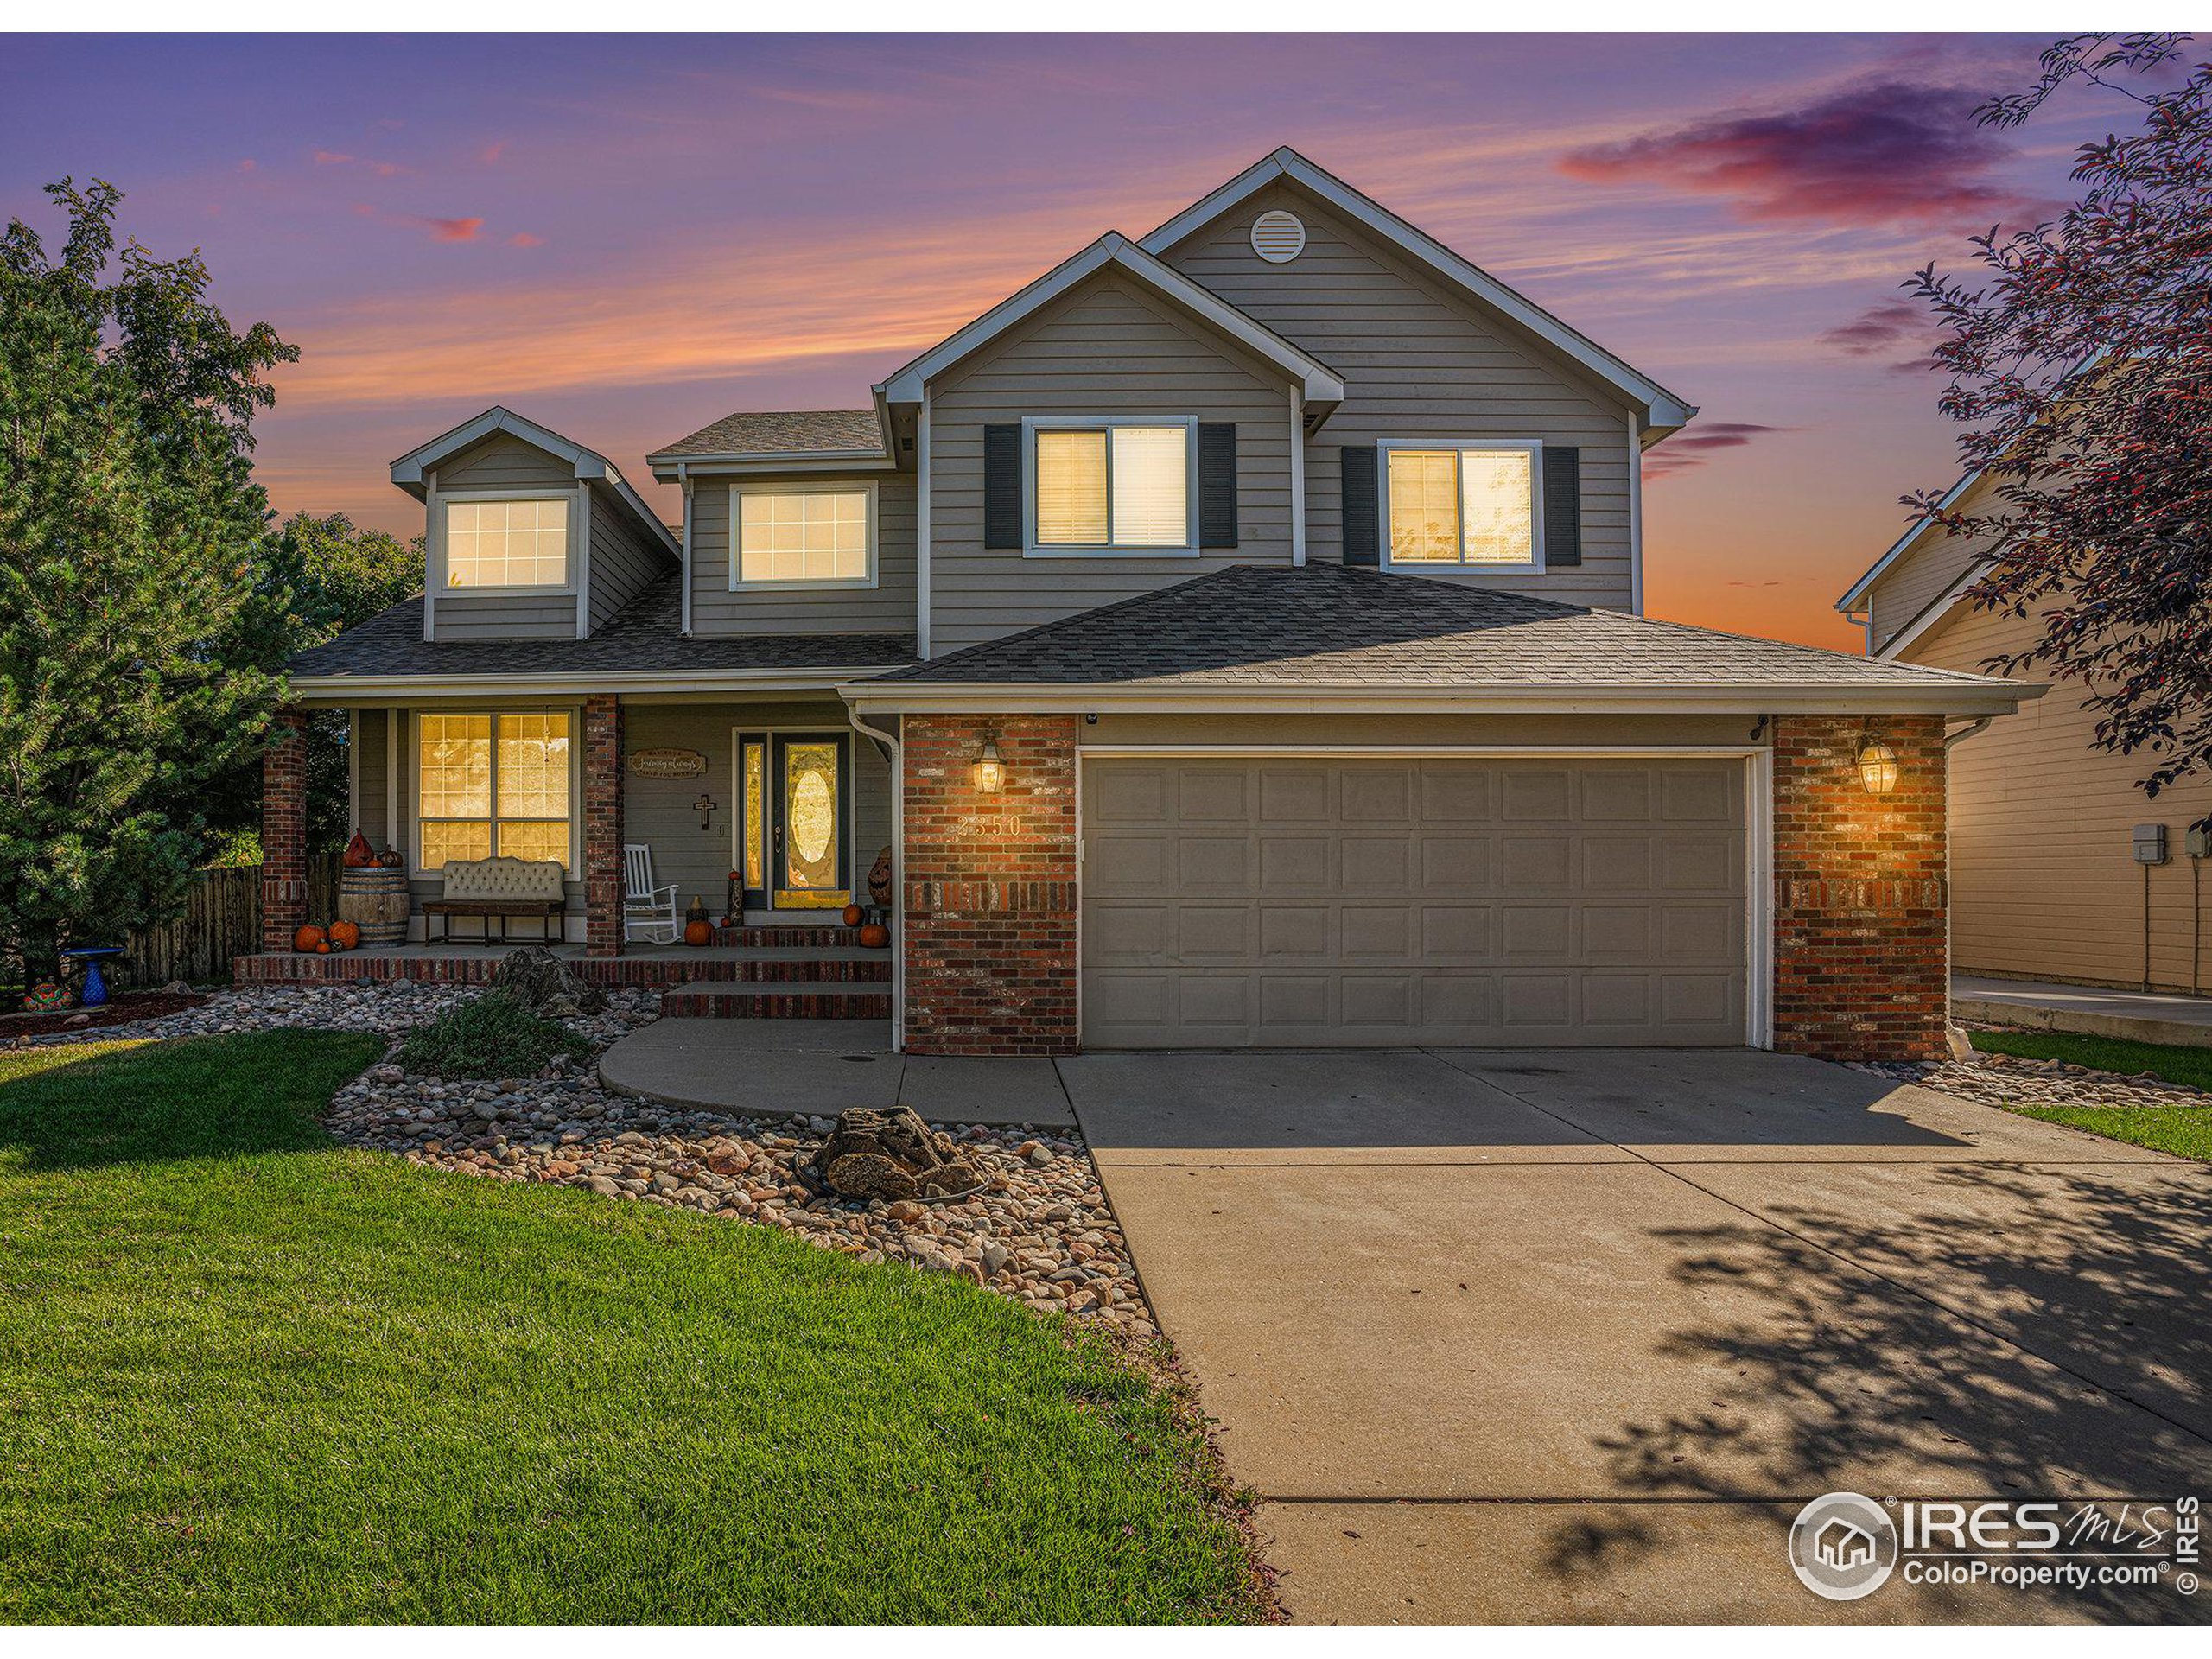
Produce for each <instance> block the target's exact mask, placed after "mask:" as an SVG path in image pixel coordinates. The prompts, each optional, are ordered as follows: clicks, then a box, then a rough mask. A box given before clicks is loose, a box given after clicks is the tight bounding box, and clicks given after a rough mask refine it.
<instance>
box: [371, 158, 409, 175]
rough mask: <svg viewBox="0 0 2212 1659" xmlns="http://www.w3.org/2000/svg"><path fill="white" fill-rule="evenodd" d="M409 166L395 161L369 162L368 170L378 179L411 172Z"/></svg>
mask: <svg viewBox="0 0 2212 1659" xmlns="http://www.w3.org/2000/svg"><path fill="white" fill-rule="evenodd" d="M414 170H415V169H414V168H411V167H402V166H401V165H400V164H399V163H398V162H370V163H369V171H370V172H372V173H373V174H375V175H377V177H378V178H380V179H396V178H397V177H398V176H399V175H401V174H403V173H412V172H413V171H414Z"/></svg>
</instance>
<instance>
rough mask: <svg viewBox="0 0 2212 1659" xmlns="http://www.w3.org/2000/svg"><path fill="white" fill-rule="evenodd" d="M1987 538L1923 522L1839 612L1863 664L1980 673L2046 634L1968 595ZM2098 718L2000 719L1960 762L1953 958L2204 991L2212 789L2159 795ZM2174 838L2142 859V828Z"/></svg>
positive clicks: (2060, 686)
mask: <svg viewBox="0 0 2212 1659" xmlns="http://www.w3.org/2000/svg"><path fill="white" fill-rule="evenodd" d="M1993 488H1994V485H1993V481H1992V480H1990V479H1988V478H1987V477H1986V476H1984V475H1982V474H1968V475H1967V477H1965V478H1962V479H1961V480H1959V481H1958V482H1957V483H1956V484H1955V485H1953V486H1951V488H1950V490H1949V492H1948V493H1947V495H1946V497H1945V505H1949V506H1955V507H1957V508H1958V509H1959V510H1960V511H1961V512H1966V513H1970V514H1971V513H1974V512H1980V511H1983V510H1985V509H1986V507H1987V506H1988V505H1990V504H1991V494H1992V492H1993ZM1990 552H1991V549H1990V545H1989V543H1988V542H1987V540H1986V538H1981V537H1959V536H1955V535H1953V534H1952V533H1950V532H1949V531H1946V530H1944V529H1943V528H1942V526H1941V525H1940V524H1936V522H1935V521H1934V520H1933V519H1931V518H1921V519H1919V520H1917V521H1916V523H1915V524H1913V525H1912V527H1911V528H1910V529H1909V530H1908V531H1906V532H1905V533H1904V536H1902V537H1899V538H1898V540H1897V543H1896V545H1894V546H1893V547H1891V549H1890V550H1889V551H1888V552H1886V553H1885V554H1884V555H1883V556H1881V557H1880V558H1879V559H1878V560H1877V561H1875V563H1874V564H1873V566H1872V568H1871V569H1868V570H1867V572H1866V575H1862V576H1861V577H1859V580H1858V581H1857V582H1853V584H1852V585H1851V588H1850V590H1849V591H1848V592H1847V593H1846V594H1844V595H1843V597H1842V598H1841V599H1840V600H1838V601H1836V608H1837V609H1838V610H1840V611H1842V612H1843V613H1845V614H1846V615H1847V616H1851V617H1853V619H1855V620H1861V621H1863V623H1864V624H1865V626H1866V654H1867V655H1868V657H1870V658H1874V659H1876V660H1878V661H1882V662H1894V663H1911V664H1921V665H1923V666H1926V667H1930V668H1943V669H1953V670H1957V671H1964V672H1968V673H1980V672H1987V671H1988V669H1987V668H1986V664H1989V663H1991V662H1992V661H1993V660H1994V659H1996V658H1999V657H2003V656H2007V655H2010V654H2012V653H2014V652H2019V651H2022V650H2024V649H2026V648H2027V647H2028V646H2029V645H2032V644H2033V643H2034V642H2035V641H2036V640H2037V639H2038V638H2040V637H2041V633H2042V629H2043V623H2042V620H2041V619H2040V617H2038V616H2024V617H2014V616H2011V615H2008V614H2005V613H2003V612H2001V611H1993V610H1984V609H1978V608H1977V607H1975V606H1974V603H1973V601H1971V600H1970V599H1969V598H1968V597H1967V590H1968V589H1969V588H1972V587H1973V586H1974V583H1975V582H1976V580H1977V579H1978V578H1979V577H1980V575H1982V573H1983V571H1984V569H1986V566H1987V563H1988V561H1989V556H1990ZM2096 725H2097V715H2096V714H2095V712H2094V710H2093V709H2089V708H2088V706H2087V698H2086V694H2085V693H2084V691H2083V690H2082V687H2081V685H2080V683H2078V682H2060V683H2056V684H2054V685H2052V686H2051V687H2050V692H2049V695H2048V696H2043V697H2040V698H2037V699H2036V700H2035V701H2033V702H2028V703H2026V704H2024V706H2022V707H2021V708H2020V709H2018V711H2017V712H2015V713H2012V714H2009V715H1999V716H1998V717H1997V718H1996V719H1995V720H1993V721H1992V722H1991V724H1990V725H1989V727H1988V728H1987V729H1986V730H1985V731H1980V732H1977V733H1975V734H1974V735H1973V736H1972V737H1970V738H1968V739H1966V740H1964V741H1961V742H1960V743H1958V744H1957V745H1956V746H1955V747H1954V748H1953V749H1952V751H1951V791H1950V832H1951V891H1952V904H1951V957H1952V963H1953V965H1954V967H1955V969H1957V970H1958V971H1959V972H1961V973H1967V974H1987V975H1994V976H2001V977H2006V978H2018V979H2044V980H2063V981H2069V982H2075V983H2079V984H2084V985H2111V986H2121V987H2126V988H2131V989H2140V988H2145V987H2148V988H2153V989H2158V990H2181V991H2201V990H2202V989H2203V988H2204V985H2205V971H2206V964H2205V960H2204V944H2203V918H2202V902H2203V901H2202V899H2201V895H2200V892H2199V888H2200V882H2199V868H2198V866H2199V862H2200V861H2197V860H2195V859H2192V858H2190V856H2189V855H2188V852H2187V847H2188V842H2187V839H2186V836H2187V830H2188V828H2189V826H2190V824H2192V823H2197V822H2199V821H2201V820H2202V819H2203V818H2204V817H2206V816H2207V815H2208V814H2212V784H2208V783H2207V782H2205V781H2204V780H2203V779H2191V780H2190V781H2188V782H2186V783H2183V784H2181V785H2177V786H2176V787H2174V788H2171V789H2168V790H2164V791H2161V792H2160V793H2159V795H2158V798H2156V799H2155V800H2153V799H2152V798H2149V797H2147V796H2145V794H2144V793H2143V791H2141V790H2140V789H2139V788H2137V787H2136V781H2137V779H2139V778H2141V777H2142V776H2143V774H2144V772H2145V771H2146V770H2148V766H2147V764H2146V762H2145V760H2144V759H2143V757H2141V756H2139V755H2137V756H2129V755H2124V754H2117V753H2111V752H2108V751H2107V750H2103V749H2099V748H2096V747H2094V737H2095V733H2096ZM2149 824H2157V825H2160V826H2163V828H2164V850H2165V855H2166V858H2165V861H2164V862H2163V863H2156V864H2152V863H2141V862H2138V861H2137V860H2136V857H2135V845H2136V836H2135V831H2136V829H2137V828H2138V826H2141V825H2149Z"/></svg>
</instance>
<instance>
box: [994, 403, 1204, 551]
mask: <svg viewBox="0 0 2212 1659" xmlns="http://www.w3.org/2000/svg"><path fill="white" fill-rule="evenodd" d="M1024 424H1025V425H1026V427H1027V438H1028V453H1027V455H1025V456H1024V461H1026V463H1027V465H1026V467H1025V471H1026V473H1027V481H1028V490H1027V495H1028V525H1029V541H1028V549H1027V550H1028V551H1029V552H1031V553H1032V554H1035V555H1039V556H1047V555H1056V554H1057V555H1069V554H1083V555H1088V554H1098V553H1129V554H1161V553H1188V552H1192V551H1195V550H1196V549H1197V546H1198V490H1197V486H1196V480H1197V477H1198V422H1197V421H1196V420H1195V419H1192V418H1190V417H1187V416H1179V417H1175V418H1172V419H1159V420H1105V419H1098V420H1079V419H1063V418H1059V417H1052V418H1039V417H1033V418H1031V419H1030V420H1028V421H1027V422H1026V423H1024Z"/></svg>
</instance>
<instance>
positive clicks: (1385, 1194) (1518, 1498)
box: [1059, 1050, 2212, 1623]
mask: <svg viewBox="0 0 2212 1659" xmlns="http://www.w3.org/2000/svg"><path fill="white" fill-rule="evenodd" d="M1059 1070H1060V1073H1061V1077H1062V1079H1063V1081H1064V1082H1065V1084H1066V1086H1067V1090H1068V1093H1069V1096H1070V1098H1071V1100H1072V1102H1073V1103H1074V1106H1075V1109H1076V1112H1077V1116H1078V1118H1079V1119H1080V1121H1081V1122H1082V1125H1083V1128H1084V1134H1085V1135H1086V1136H1087V1137H1088V1138H1089V1140H1090V1145H1091V1147H1092V1150H1093V1153H1094V1154H1095V1155H1096V1158H1097V1160H1098V1162H1099V1165H1100V1166H1101V1168H1102V1170H1103V1173H1104V1178H1105V1183H1106V1188H1107V1192H1108V1194H1109V1197H1110V1198H1111V1199H1112V1201H1113V1204H1114V1206H1115V1209H1116V1211H1117V1212H1118V1213H1119V1215H1120V1217H1121V1220H1122V1226H1123V1227H1124V1228H1125V1230H1127V1233H1128V1238H1129V1242H1130V1244H1131V1247H1132V1249H1133V1250H1134V1252H1135V1258H1136V1263H1137V1267H1138V1269H1139V1271H1140V1272H1141V1274H1142V1275H1143V1279H1144V1283H1145V1287H1146V1289H1147V1293H1148V1294H1149V1295H1150V1297H1151V1300H1152V1302H1153V1306H1154V1309H1155V1310H1156V1311H1157V1313H1159V1315H1160V1319H1161V1321H1162V1323H1163V1325H1165V1327H1166V1331H1167V1332H1168V1334H1169V1335H1171V1336H1172V1337H1173V1338H1175V1340H1176V1342H1177V1343H1178V1344H1179V1346H1180V1348H1181V1350H1182V1351H1183V1353H1184V1354H1185V1356H1186V1357H1187V1358H1188V1359H1189V1360H1190V1362H1191V1363H1192V1366H1193V1368H1194V1370H1196V1373H1197V1376H1198V1381H1199V1384H1200V1388H1201V1390H1202V1395H1203V1398H1204V1400H1205V1404H1206V1406H1207V1408H1208V1409H1209V1410H1210V1411H1211V1412H1212V1413H1213V1414H1214V1415H1215V1416H1217V1418H1219V1419H1220V1421H1221V1423H1222V1426H1223V1431H1224V1433H1223V1444H1224V1447H1225V1449H1226V1452H1227V1455H1228V1458H1229V1461H1230V1467H1231V1470H1232V1471H1233V1472H1234V1474H1235V1475H1236V1477H1237V1478H1239V1479H1240V1480H1242V1481H1243V1482H1244V1483H1246V1484H1249V1485H1250V1486H1252V1487H1253V1488H1255V1490H1256V1491H1259V1492H1260V1493H1261V1494H1262V1497H1264V1498H1265V1499H1266V1500H1267V1502H1266V1503H1265V1505H1264V1509H1263V1512H1262V1513H1263V1530H1264V1531H1265V1532H1266V1533H1267V1534H1268V1535H1269V1537H1270V1539H1271V1542H1270V1543H1269V1546H1268V1556H1269V1559H1270V1560H1272V1561H1274V1564H1275V1565H1276V1566H1277V1567H1279V1568H1281V1569H1282V1570H1283V1571H1284V1573H1285V1575H1286V1576H1285V1578H1284V1580H1283V1594H1284V1599H1285V1601H1286V1602H1287V1605H1289V1607H1290V1609H1291V1611H1293V1613H1294V1615H1295V1616H1297V1617H1299V1618H1303V1619H1309V1620H1341V1621H1346V1622H1423V1623H1427V1622H1462V1621H1465V1622H1474V1621H1484V1622H1503V1621H1550V1620H1592V1619H1595V1620H1619V1621H1628V1622H1663V1621H1695V1622H1709V1621H1739V1620H1748V1621H1781V1622H1800V1621H1806V1620H1814V1619H1823V1620H1825V1619H1847V1620H1857V1621H1872V1622H1889V1621H1897V1622H1902V1621H1918V1620H1926V1619H1969V1618H1988V1619H1996V1620H2004V1621H2019V1620H2030V1621H2034V1620H2047V1619H2064V1618H2107V1619H2109V1618H2161V1619H2174V1618H2196V1617H2202V1616H2204V1615H2206V1614H2208V1613H2212V1606H2207V1605H2205V1604H2206V1603H2207V1602H2208V1601H2212V1594H2200V1595H2199V1597H2198V1598H2197V1599H2196V1600H2194V1601H2192V1600H2190V1599H2187V1598H2184V1597H2183V1596H2181V1595H2180V1594H2178V1593H2177V1592H2176V1591H2174V1590H2173V1589H2172V1588H2171V1587H2163V1588H2159V1589H2157V1590H2150V1591H2146V1590H2133V1589H2132V1590H2127V1591H2099V1590H2091V1591H2088V1592H2077V1591H2063V1592H2061V1591H2044V1592H2035V1591H2025V1590H2020V1589H2015V1588H2007V1587H1996V1586H1983V1587H1979V1588H1973V1589H1967V1590H1942V1589H1936V1588H1931V1587H1927V1586H1909V1585H1907V1584H1906V1583H1905V1582H1904V1580H1903V1578H1902V1577H1901V1576H1900V1577H1897V1578H1893V1579H1892V1580H1891V1581H1890V1582H1889V1583H1888V1584H1886V1585H1885V1586H1883V1587H1882V1588H1881V1589H1880V1590H1878V1591H1877V1592H1874V1593H1873V1594H1872V1595H1870V1596H1868V1597H1867V1598H1866V1599H1864V1600H1861V1601H1857V1602H1851V1603H1830V1602H1827V1601H1823V1600H1821V1599H1817V1598H1815V1597H1814V1596H1813V1595H1812V1594H1811V1593H1810V1592H1807V1591H1806V1590H1804V1589H1803V1588H1802V1587H1801V1586H1799V1584H1798V1583H1797V1581H1796V1578H1795V1577H1794V1576H1793V1575H1792V1573H1791V1572H1790V1570H1789V1564H1788V1561H1787V1559H1786V1557H1785V1554H1784V1548H1783V1545H1784V1538H1785V1535H1786V1533H1787V1530H1788V1527H1789V1522H1790V1520H1791V1518H1792V1517H1793V1516H1795V1514H1796V1510H1797V1509H1798V1508H1799V1506H1800V1505H1801V1504H1802V1503H1804V1502H1805V1501H1806V1500H1807V1499H1808V1498H1811V1497H1816V1496H1818V1495H1820V1494H1821V1493H1823V1492H1827V1491H1837V1490H1850V1491H1861V1492H1865V1493H1867V1494H1869V1495H1871V1496H1874V1497H1941V1498H1966V1497H1999V1496H2003V1497H2062V1498H2063V1497H2109V1498H2115V1499H2120V1498H2148V1497H2155V1498H2160V1499H2164V1500H2171V1498H2173V1497H2176V1496H2178V1495H2179V1494H2181V1493H2182V1492H2184V1491H2195V1492H2198V1493H2204V1494H2208V1495H2212V1402H2209V1401H2208V1394H2207V1386H2206V1378H2207V1377H2208V1376H2212V1313H2208V1311H2207V1310H2208V1309H2212V1179H2208V1177H2209V1176H2212V1172H2208V1171H2207V1170H2206V1169H2205V1168H2204V1167H2203V1166H2199V1165H2196V1164H2194V1163H2188V1162H2183V1161H2181V1160H2174V1159H2170V1158H2165V1157H2162V1156H2160V1155H2158V1154H2151V1153H2144V1152H2139V1151H2136V1150H2134V1149H2133V1148H2131V1147H2124V1146H2120V1145H2117V1144H2115V1143H2113V1142H2111V1141H2103V1140H2100V1139H2096V1138H2094V1137H2092V1136H2088V1135H2081V1134H2078V1133H2075V1131H2072V1130H2069V1129H2063V1128H2055V1127H2051V1126H2048V1125H2044V1124H2040V1123H2037V1122H2031V1121H2029V1120H2026V1119H2024V1118H2018V1117H2014V1116H2011V1115H2009V1114H2006V1113H2003V1112H1999V1111H1996V1110H1994V1109H1989V1108H1986V1107H1981V1106H1978V1105H1974V1104H1970V1103H1965V1102H1962V1101H1958V1100H1955V1099H1953V1098H1951V1097H1949V1096H1943V1095H1940V1094H1936V1093H1933V1092H1931V1091H1929V1090H1922V1089H1918V1088H1912V1087H1900V1086H1897V1085H1894V1084H1889V1083H1888V1082H1886V1081H1885V1080H1884V1079H1882V1078H1880V1077H1875V1076H1872V1075H1870V1074H1868V1073H1865V1072H1861V1071H1853V1070H1851V1069H1849V1068H1847V1067H1841V1066H1834V1065H1823V1064H1821V1063H1819V1062H1816V1061H1812V1060H1805V1059H1798V1058H1789V1057H1784V1056H1778V1055H1771V1054H1762V1053H1757V1052H1751V1051H1747V1050H1733V1051H1718V1052H1716V1051H1703V1052H1688V1051H1674V1052H1668V1051H1655V1050H1641V1051H1630V1052H1590V1051H1577V1052H1525V1051H1522V1052H1510V1053H1509V1052H1497V1051H1484V1052H1441V1051H1439V1052H1388V1053H1385V1052H1364V1053H1334V1054H1323V1053H1296V1054H1285V1053H1263V1052H1240V1053H1184V1054H1172V1055H1170V1054H1095V1055H1086V1056H1084V1057H1081V1058H1076V1059H1072V1060H1064V1061H1061V1062H1059Z"/></svg>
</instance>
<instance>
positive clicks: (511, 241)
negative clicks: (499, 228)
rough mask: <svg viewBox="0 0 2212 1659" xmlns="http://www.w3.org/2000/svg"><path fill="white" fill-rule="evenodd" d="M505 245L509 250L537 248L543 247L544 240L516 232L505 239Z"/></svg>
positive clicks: (523, 232) (529, 234)
mask: <svg viewBox="0 0 2212 1659" xmlns="http://www.w3.org/2000/svg"><path fill="white" fill-rule="evenodd" d="M507 245H508V246H509V247H511V248H539V247H543V246H544V245H545V238H543V237H542V236H532V235H531V233H530V232H528V231H517V232H515V233H514V234H513V235H512V236H511V237H509V238H507Z"/></svg>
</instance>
